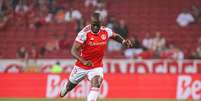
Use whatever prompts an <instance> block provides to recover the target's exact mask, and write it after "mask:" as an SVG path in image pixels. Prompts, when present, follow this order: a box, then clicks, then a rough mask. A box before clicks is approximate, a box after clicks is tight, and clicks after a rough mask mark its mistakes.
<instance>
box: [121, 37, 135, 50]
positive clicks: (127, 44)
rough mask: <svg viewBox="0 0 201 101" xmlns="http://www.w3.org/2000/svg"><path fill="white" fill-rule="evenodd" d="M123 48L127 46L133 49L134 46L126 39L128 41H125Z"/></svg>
mask: <svg viewBox="0 0 201 101" xmlns="http://www.w3.org/2000/svg"><path fill="white" fill-rule="evenodd" d="M122 44H123V46H125V47H126V48H131V47H133V44H132V42H131V41H130V40H128V39H126V40H123V42H122Z"/></svg>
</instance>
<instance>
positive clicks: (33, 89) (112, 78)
mask: <svg viewBox="0 0 201 101" xmlns="http://www.w3.org/2000/svg"><path fill="white" fill-rule="evenodd" d="M0 77H1V78H0V82H1V83H0V90H1V92H0V97H1V98H2V97H9V98H10V97H14V98H57V97H58V94H59V91H60V88H61V86H62V85H63V83H64V82H66V81H67V78H68V75H67V74H10V73H9V74H0ZM89 90H90V83H89V82H88V81H87V80H83V81H82V82H81V83H80V84H79V85H78V86H77V87H76V88H75V89H73V90H72V91H71V92H69V93H68V94H67V95H66V96H65V97H66V98H85V97H86V96H87V94H88V92H89ZM100 92H101V93H100V97H101V98H135V99H136V98H137V99H141V98H142V99H144V98H146V99H201V75H200V74H197V75H196V74H194V75H172V74H145V75H139V74H120V73H119V74H118V73H116V74H105V75H104V81H103V84H102V87H101V91H100Z"/></svg>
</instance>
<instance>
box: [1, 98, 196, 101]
mask: <svg viewBox="0 0 201 101" xmlns="http://www.w3.org/2000/svg"><path fill="white" fill-rule="evenodd" d="M0 101H86V99H11V98H0ZM97 101H178V100H168V99H167V100H160V99H157V100H156V99H152V100H151V99H150V100H148V99H146V100H145V99H99V100H97ZM179 101H196V100H179ZM197 101H199V100H197Z"/></svg>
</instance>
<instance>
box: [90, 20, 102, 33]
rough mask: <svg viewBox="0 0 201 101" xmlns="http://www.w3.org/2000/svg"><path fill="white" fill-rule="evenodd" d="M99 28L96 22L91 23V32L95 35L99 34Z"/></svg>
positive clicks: (98, 23)
mask: <svg viewBox="0 0 201 101" xmlns="http://www.w3.org/2000/svg"><path fill="white" fill-rule="evenodd" d="M100 26H101V25H100V22H96V21H94V22H92V24H91V30H92V32H93V33H95V34H97V33H98V32H99V30H100Z"/></svg>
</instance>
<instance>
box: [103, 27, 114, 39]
mask: <svg viewBox="0 0 201 101" xmlns="http://www.w3.org/2000/svg"><path fill="white" fill-rule="evenodd" d="M105 30H106V31H107V33H108V37H111V36H112V35H113V31H112V30H111V29H110V28H105Z"/></svg>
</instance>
